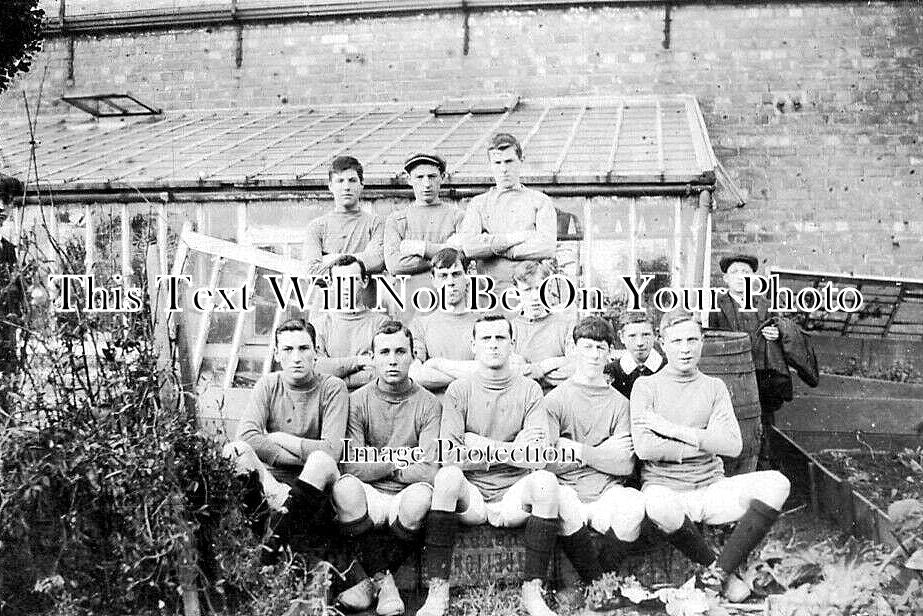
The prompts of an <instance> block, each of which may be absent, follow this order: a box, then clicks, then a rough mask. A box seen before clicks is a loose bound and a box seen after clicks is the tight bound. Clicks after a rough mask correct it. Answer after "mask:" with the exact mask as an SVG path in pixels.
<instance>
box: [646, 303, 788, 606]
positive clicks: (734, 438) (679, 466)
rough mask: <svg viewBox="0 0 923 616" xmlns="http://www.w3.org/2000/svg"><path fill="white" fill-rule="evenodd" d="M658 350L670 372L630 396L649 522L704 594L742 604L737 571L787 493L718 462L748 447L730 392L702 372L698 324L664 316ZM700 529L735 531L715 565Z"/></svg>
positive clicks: (777, 476) (766, 475)
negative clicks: (689, 567)
mask: <svg viewBox="0 0 923 616" xmlns="http://www.w3.org/2000/svg"><path fill="white" fill-rule="evenodd" d="M660 340H661V348H662V349H663V352H664V354H665V355H666V358H667V366H666V367H665V368H664V369H663V370H661V371H660V372H658V373H657V374H654V375H652V376H644V377H640V378H639V379H638V380H637V381H635V385H634V389H633V390H632V393H631V436H632V440H633V441H634V445H635V452H636V453H637V455H638V458H639V459H641V460H642V467H641V480H642V484H643V485H642V492H643V494H644V499H645V504H646V509H647V516H648V517H649V518H650V519H651V521H653V522H654V523H655V524H656V525H657V526H658V527H659V528H660V529H661V530H662V531H663V532H664V533H666V534H667V539H668V540H669V541H670V543H672V544H673V545H674V546H675V547H676V548H677V549H679V550H680V551H681V552H683V553H684V554H685V555H686V556H688V557H689V558H690V559H692V560H693V561H695V562H696V563H699V565H701V568H700V570H699V572H698V573H697V575H696V578H697V582H698V583H699V585H701V586H704V587H708V588H711V589H713V590H715V591H716V592H723V593H724V594H725V596H727V597H728V598H729V599H731V600H742V599H743V598H745V597H746V596H747V595H748V594H749V589H748V588H747V587H746V584H744V582H743V581H742V580H741V579H740V578H739V577H738V576H737V575H736V574H735V572H736V570H737V567H738V566H739V565H741V564H742V563H743V562H745V560H746V558H747V555H748V554H749V553H750V552H751V551H752V550H753V548H755V547H756V545H757V544H759V542H760V541H761V540H762V539H763V537H765V535H766V533H767V532H769V529H770V527H771V526H772V524H773V522H775V520H776V519H777V518H778V516H779V511H780V510H781V509H782V505H783V504H784V503H785V500H786V498H788V493H789V489H790V484H789V481H788V479H787V478H786V477H785V476H784V475H782V474H781V473H779V472H777V471H759V472H755V473H744V474H741V475H735V476H734V477H725V476H724V467H723V465H722V462H721V459H720V458H719V457H718V456H737V455H739V454H740V450H741V448H742V445H743V444H742V439H741V435H740V426H739V424H738V423H737V418H736V417H735V416H734V409H733V407H732V406H731V396H730V394H729V393H728V389H727V386H726V385H725V384H724V383H723V382H722V381H721V380H720V379H718V378H715V377H712V376H707V375H705V374H702V373H701V372H699V369H698V364H699V360H700V358H701V356H702V327H701V324H700V323H699V322H698V321H697V320H696V319H695V317H694V316H693V315H692V314H691V313H689V312H686V311H683V310H675V311H673V312H670V313H667V314H665V315H664V317H663V319H662V320H661V322H660ZM696 522H704V523H706V524H727V523H729V522H737V526H736V527H735V528H734V531H733V532H732V533H731V535H730V537H729V538H728V540H727V542H726V543H725V545H724V549H723V550H722V551H721V553H720V554H718V555H717V556H716V555H715V554H714V552H713V551H712V549H711V548H710V547H709V546H708V544H707V543H706V542H705V540H704V539H703V537H702V535H701V533H699V531H698V529H697V528H696V527H695V525H694V524H695V523H696Z"/></svg>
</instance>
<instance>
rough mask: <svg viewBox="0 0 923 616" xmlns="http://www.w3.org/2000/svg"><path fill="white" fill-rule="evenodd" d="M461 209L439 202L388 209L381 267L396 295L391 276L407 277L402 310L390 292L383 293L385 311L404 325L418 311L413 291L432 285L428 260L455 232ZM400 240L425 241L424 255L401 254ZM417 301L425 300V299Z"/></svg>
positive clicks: (462, 214)
mask: <svg viewBox="0 0 923 616" xmlns="http://www.w3.org/2000/svg"><path fill="white" fill-rule="evenodd" d="M463 216H464V212H463V211H462V210H460V209H458V208H457V207H455V206H454V205H447V204H444V203H440V204H438V205H418V204H416V203H414V204H412V205H410V206H409V207H407V208H405V209H403V210H398V211H396V212H392V213H391V214H390V215H389V216H388V218H387V220H386V221H385V232H384V237H385V241H384V256H385V266H386V267H387V269H388V273H389V274H390V275H391V276H392V285H393V286H394V288H395V292H397V293H398V294H400V285H399V284H397V281H396V279H394V278H393V277H394V276H397V275H399V274H405V275H408V276H410V277H409V278H407V280H406V287H405V289H404V300H405V302H406V305H405V307H404V311H403V312H400V311H399V310H398V309H397V304H396V302H394V300H393V299H391V297H390V295H388V294H387V293H385V294H384V297H385V298H386V300H387V302H388V307H389V310H390V311H392V312H393V313H394V314H395V316H396V317H397V318H398V320H400V321H402V322H403V323H404V324H405V325H406V324H407V323H408V322H410V321H411V320H413V319H415V318H418V317H419V313H418V312H417V311H416V310H415V309H414V307H413V304H412V298H413V294H414V291H416V290H417V289H419V288H420V287H432V286H433V277H432V273H431V271H432V263H431V262H430V259H432V258H433V257H434V256H435V254H436V253H437V252H438V251H439V249H440V248H442V247H443V246H444V245H445V242H446V240H447V239H449V238H450V237H452V236H453V235H455V232H456V231H457V230H458V227H459V225H461V221H462V217H463ZM403 240H416V241H424V242H426V249H425V251H424V252H425V254H424V255H423V256H419V255H405V256H401V251H400V246H401V242H402V241H403ZM421 301H427V302H428V301H429V298H427V299H423V300H421Z"/></svg>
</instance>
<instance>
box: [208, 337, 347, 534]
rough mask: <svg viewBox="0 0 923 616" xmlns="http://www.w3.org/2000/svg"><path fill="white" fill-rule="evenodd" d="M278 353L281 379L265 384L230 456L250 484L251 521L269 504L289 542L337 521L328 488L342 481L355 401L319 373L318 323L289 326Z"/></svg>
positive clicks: (276, 375) (270, 377)
mask: <svg viewBox="0 0 923 616" xmlns="http://www.w3.org/2000/svg"><path fill="white" fill-rule="evenodd" d="M274 353H275V358H276V361H277V362H278V363H279V365H280V367H281V371H279V372H273V373H270V374H267V375H265V376H263V377H261V378H260V379H259V380H258V381H257V383H256V385H255V386H254V388H253V393H252V394H251V396H250V401H249V403H248V404H247V407H246V409H245V410H244V412H243V414H242V416H241V418H240V422H239V423H238V425H237V436H236V439H235V440H234V441H232V442H230V443H228V444H227V445H225V447H224V455H225V456H226V457H228V458H230V459H231V460H232V461H233V462H234V464H235V468H236V471H237V473H238V474H239V475H242V476H247V477H248V481H249V482H250V486H249V489H248V491H247V495H246V497H245V508H246V509H248V510H249V511H248V513H250V514H257V512H258V510H259V509H260V507H259V505H260V502H261V501H262V500H263V499H265V501H266V503H267V504H268V506H269V509H270V510H272V511H274V512H276V517H277V519H278V518H281V520H280V521H279V522H278V524H277V526H276V532H277V533H278V534H279V535H280V536H281V538H282V539H283V542H286V541H287V540H288V539H289V538H290V536H291V535H292V534H293V533H295V532H296V530H297V529H300V530H305V529H311V527H312V526H317V527H323V528H326V527H329V525H330V522H331V521H332V514H333V511H332V508H331V507H330V505H329V499H328V496H327V488H329V487H330V486H331V485H332V484H333V482H334V481H335V480H336V479H337V477H339V473H338V471H337V461H338V460H339V459H340V453H341V451H342V447H343V442H342V439H343V436H344V434H345V433H346V423H347V414H348V410H349V399H348V396H347V392H346V386H345V385H344V384H343V381H341V380H340V379H338V378H336V377H333V376H327V375H323V374H319V373H317V372H315V370H314V362H315V359H316V357H317V355H316V350H315V332H314V328H313V327H312V326H311V324H310V323H307V322H305V321H304V320H302V319H291V320H289V321H286V322H284V323H282V324H281V325H280V326H279V328H278V329H277V330H276V332H275V350H274ZM261 513H262V514H266V513H268V512H266V511H262V512H261ZM263 517H265V515H264V516H263ZM263 521H265V520H263Z"/></svg>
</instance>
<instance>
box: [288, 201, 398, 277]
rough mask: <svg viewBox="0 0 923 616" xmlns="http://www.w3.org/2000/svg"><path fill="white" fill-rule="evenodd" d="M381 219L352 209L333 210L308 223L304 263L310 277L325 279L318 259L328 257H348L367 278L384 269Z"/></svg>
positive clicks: (382, 221) (382, 222)
mask: <svg viewBox="0 0 923 616" xmlns="http://www.w3.org/2000/svg"><path fill="white" fill-rule="evenodd" d="M383 241H384V219H383V218H382V217H381V216H378V215H377V214H373V213H371V212H366V211H365V210H362V209H356V210H353V211H350V212H344V211H340V210H334V211H332V212H327V213H326V214H324V215H323V216H319V217H317V218H315V219H314V220H312V221H311V222H309V223H308V228H307V237H306V238H305V245H304V260H305V261H307V265H308V272H309V273H310V274H312V275H320V276H322V275H325V274H326V273H327V272H326V271H325V269H324V268H323V267H322V265H321V263H322V258H323V257H324V255H329V254H337V253H340V254H351V255H355V256H356V258H357V259H359V260H360V261H362V263H364V264H365V269H366V271H367V272H368V273H369V274H376V273H378V272H381V271H382V270H383V269H384V267H385V262H384V254H383V249H382V242H383Z"/></svg>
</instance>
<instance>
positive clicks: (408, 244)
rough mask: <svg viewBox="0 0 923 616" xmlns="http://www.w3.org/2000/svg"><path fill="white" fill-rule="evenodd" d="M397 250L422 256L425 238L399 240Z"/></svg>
mask: <svg viewBox="0 0 923 616" xmlns="http://www.w3.org/2000/svg"><path fill="white" fill-rule="evenodd" d="M399 250H400V252H401V254H403V255H417V256H418V257H422V256H424V255H425V254H426V240H401V244H400V248H399Z"/></svg>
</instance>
